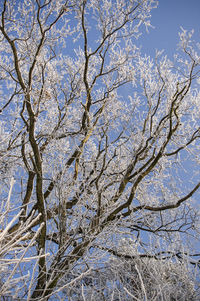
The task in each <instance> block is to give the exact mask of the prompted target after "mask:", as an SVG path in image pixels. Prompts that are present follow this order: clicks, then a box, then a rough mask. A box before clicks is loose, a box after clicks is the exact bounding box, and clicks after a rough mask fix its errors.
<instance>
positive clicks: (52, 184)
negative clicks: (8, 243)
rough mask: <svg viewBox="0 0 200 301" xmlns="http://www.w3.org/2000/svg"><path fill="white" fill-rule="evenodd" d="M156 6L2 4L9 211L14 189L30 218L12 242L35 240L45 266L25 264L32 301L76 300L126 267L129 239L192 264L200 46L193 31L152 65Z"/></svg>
mask: <svg viewBox="0 0 200 301" xmlns="http://www.w3.org/2000/svg"><path fill="white" fill-rule="evenodd" d="M155 6H156V1H154V0H135V1H133V0H129V1H128V0H125V1H124V0H118V1H117V0H113V1H111V0H110V1H109V0H102V1H100V0H49V1H47V0H24V1H16V2H15V1H12V0H4V1H1V3H0V9H1V21H0V56H1V58H0V81H1V84H2V85H1V87H2V88H1V107H0V113H1V114H0V118H1V128H0V135H1V144H0V145H1V148H0V166H1V181H0V185H1V199H2V200H4V199H6V198H7V193H8V191H7V187H9V185H10V181H11V178H12V177H14V179H15V185H14V187H13V189H14V190H13V193H12V197H11V199H10V206H11V208H15V209H16V211H15V212H17V213H16V214H17V218H16V219H14V222H13V223H12V225H11V227H9V229H8V233H7V232H6V233H7V234H9V235H10V236H11V237H13V234H14V233H15V234H16V235H19V236H20V235H25V238H23V239H22V245H21V247H22V248H26V246H28V252H29V254H30V257H35V258H37V260H36V262H35V260H34V259H33V260H30V261H29V262H28V263H26V264H24V263H23V264H22V263H21V262H20V258H21V257H20V256H21V255H17V254H15V256H16V258H18V266H19V267H20V268H21V273H22V277H21V280H20V281H21V287H23V289H21V291H17V293H16V294H18V296H21V297H25V298H27V300H33V299H37V300H48V299H49V298H51V297H52V298H53V300H55V298H62V297H61V293H62V292H64V291H66V288H69V287H70V285H74V283H75V282H76V279H77V281H80V279H82V278H83V279H84V277H85V276H86V274H87V273H90V272H91V271H93V269H94V268H95V266H96V267H97V266H99V265H101V262H102V260H103V257H104V259H105V258H106V259H107V260H108V261H109V257H110V256H115V257H116V258H118V257H119V254H121V253H120V249H119V246H120V244H121V241H123V239H124V238H126V239H127V240H126V242H125V243H127V241H128V238H131V239H133V237H134V239H136V241H137V243H136V244H135V247H136V250H135V252H136V254H139V253H140V251H141V254H140V255H142V256H146V257H147V258H148V256H150V255H151V256H152V257H153V258H154V259H155V254H156V252H154V251H153V248H151V247H150V246H152V242H154V244H156V240H157V238H159V240H161V241H163V242H164V243H163V245H162V247H161V249H162V248H163V252H169V253H170V256H172V257H176V258H179V260H180V261H182V260H185V259H184V258H185V257H184V254H186V253H185V247H183V241H184V240H185V242H187V238H188V237H194V236H196V238H197V239H198V235H197V234H198V220H199V215H198V210H196V208H195V206H194V205H192V204H193V203H192V200H193V201H194V202H195V196H197V193H198V190H199V187H200V182H199V177H198V172H199V163H200V161H199V150H200V147H199V145H200V144H199V138H200V123H199V112H200V101H199V98H200V97H199V95H200V94H199V90H198V84H199V82H198V81H199V77H198V76H199V59H200V58H199V55H198V45H197V46H196V45H193V44H192V42H191V38H192V37H191V33H188V32H186V31H184V30H183V31H182V32H181V33H180V47H179V50H178V51H177V54H176V56H175V58H174V61H170V60H169V59H168V58H167V57H166V56H164V55H163V54H162V53H160V52H157V54H156V58H155V60H154V61H153V60H152V59H151V58H149V57H143V56H142V55H141V54H140V50H139V48H138V47H137V46H136V43H135V38H137V37H138V36H139V34H140V32H141V29H140V28H141V26H143V27H144V25H145V26H146V27H147V26H149V25H150V23H149V17H150V12H151V9H152V8H154V7H155ZM191 169H192V171H193V172H192V174H191ZM9 212H11V211H9ZM10 218H11V216H9V217H8V219H10ZM5 229H7V228H5V225H4V223H2V230H1V231H5ZM21 229H23V231H21ZM6 231H7V230H6ZM20 231H21V232H20ZM177 238H178V239H177ZM33 241H34V243H33ZM150 242H151V243H150ZM148 245H149V247H148ZM144 246H145V247H144ZM188 246H190V247H191V248H190V249H187V254H188V256H190V255H191V256H192V255H194V256H196V257H191V256H190V259H188V260H189V261H190V262H191V263H193V265H195V266H196V265H198V256H197V255H198V254H195V253H193V249H192V246H191V243H190V245H188ZM8 251H9V250H8ZM10 252H11V253H12V249H11V250H10ZM138 252H139V253H138ZM161 252H162V250H161ZM46 254H48V256H46ZM128 255H130V254H126V253H123V256H124V257H125V256H128ZM2 256H3V255H2ZM121 256H122V254H121V255H120V257H121ZM132 256H133V255H132ZM194 258H197V259H194ZM120 260H121V259H120ZM151 263H152V264H154V261H151ZM77 268H79V270H80V273H79V274H78V275H76V272H75V271H76V270H77ZM28 271H30V274H31V275H32V276H31V277H30V279H29V280H27V279H28V278H27V279H26V281H25V280H24V276H25V275H26V274H27V272H28ZM140 273H141V272H140ZM73 275H76V277H74V276H73ZM138 275H139V274H138ZM140 276H141V277H142V274H141V275H140ZM70 277H71V278H70ZM77 277H78V278H77ZM66 279H68V280H66ZM65 281H66V282H65ZM67 281H69V282H67ZM143 281H145V278H144V279H143ZM141 283H142V282H141ZM14 290H15V289H14ZM127 293H128V292H127ZM130 294H132V292H130ZM60 300H62V299H60ZM72 300H73V299H72Z"/></svg>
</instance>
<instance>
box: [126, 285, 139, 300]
mask: <svg viewBox="0 0 200 301" xmlns="http://www.w3.org/2000/svg"><path fill="white" fill-rule="evenodd" d="M123 288H124V290H125V292H127V294H128V295H129V296H131V297H132V298H133V299H135V300H136V301H140V300H139V299H138V298H136V297H135V296H133V295H132V294H131V293H130V292H129V291H128V290H127V288H126V287H125V286H124V287H123Z"/></svg>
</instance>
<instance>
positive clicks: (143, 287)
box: [135, 264, 148, 301]
mask: <svg viewBox="0 0 200 301" xmlns="http://www.w3.org/2000/svg"><path fill="white" fill-rule="evenodd" d="M135 269H136V271H137V273H138V276H139V279H140V282H141V286H142V289H143V292H144V296H145V300H146V301H148V299H147V294H146V289H145V286H144V282H143V280H142V276H141V274H140V271H139V269H138V267H137V264H136V265H135Z"/></svg>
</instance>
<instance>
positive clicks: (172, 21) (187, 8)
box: [138, 0, 200, 57]
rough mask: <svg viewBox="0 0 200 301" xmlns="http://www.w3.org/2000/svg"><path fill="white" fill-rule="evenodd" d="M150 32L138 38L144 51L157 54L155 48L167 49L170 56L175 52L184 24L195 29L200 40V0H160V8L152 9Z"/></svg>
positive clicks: (185, 27)
mask: <svg viewBox="0 0 200 301" xmlns="http://www.w3.org/2000/svg"><path fill="white" fill-rule="evenodd" d="M151 15H152V17H151V24H152V25H153V26H154V29H153V28H150V29H149V33H146V32H145V33H144V34H143V35H142V36H141V37H140V38H139V40H138V43H139V45H141V46H142V53H143V54H144V53H146V54H148V55H151V56H155V49H158V50H162V49H165V53H166V54H168V55H169V56H170V57H172V55H173V54H174V53H175V51H176V48H177V43H178V41H179V36H178V32H180V27H181V26H182V27H183V28H184V29H186V30H189V31H190V30H191V29H194V30H195V34H194V38H195V40H196V41H198V42H200V0H159V5H158V8H156V9H154V10H152V13H151Z"/></svg>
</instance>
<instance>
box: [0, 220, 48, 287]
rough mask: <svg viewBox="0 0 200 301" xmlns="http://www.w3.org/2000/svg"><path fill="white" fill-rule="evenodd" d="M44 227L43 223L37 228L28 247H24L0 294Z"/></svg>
mask: <svg viewBox="0 0 200 301" xmlns="http://www.w3.org/2000/svg"><path fill="white" fill-rule="evenodd" d="M43 226H44V223H42V224H41V225H40V227H39V229H38V230H37V232H36V233H35V235H34V236H33V238H32V239H31V241H30V242H29V244H28V246H27V247H26V249H25V250H24V252H23V254H22V256H21V257H20V258H19V260H18V262H17V264H16V266H15V267H14V269H13V271H12V273H11V274H10V275H9V277H8V279H7V280H6V282H5V283H4V285H3V286H2V288H1V292H3V289H5V288H6V286H7V284H8V283H9V281H10V279H11V278H12V277H13V275H14V274H15V271H16V269H17V268H18V266H19V264H20V263H21V262H23V258H24V256H25V254H26V252H27V251H28V249H29V248H30V246H31V245H32V243H33V241H35V239H36V237H37V236H38V234H39V232H40V231H41V229H42V227H43Z"/></svg>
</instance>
